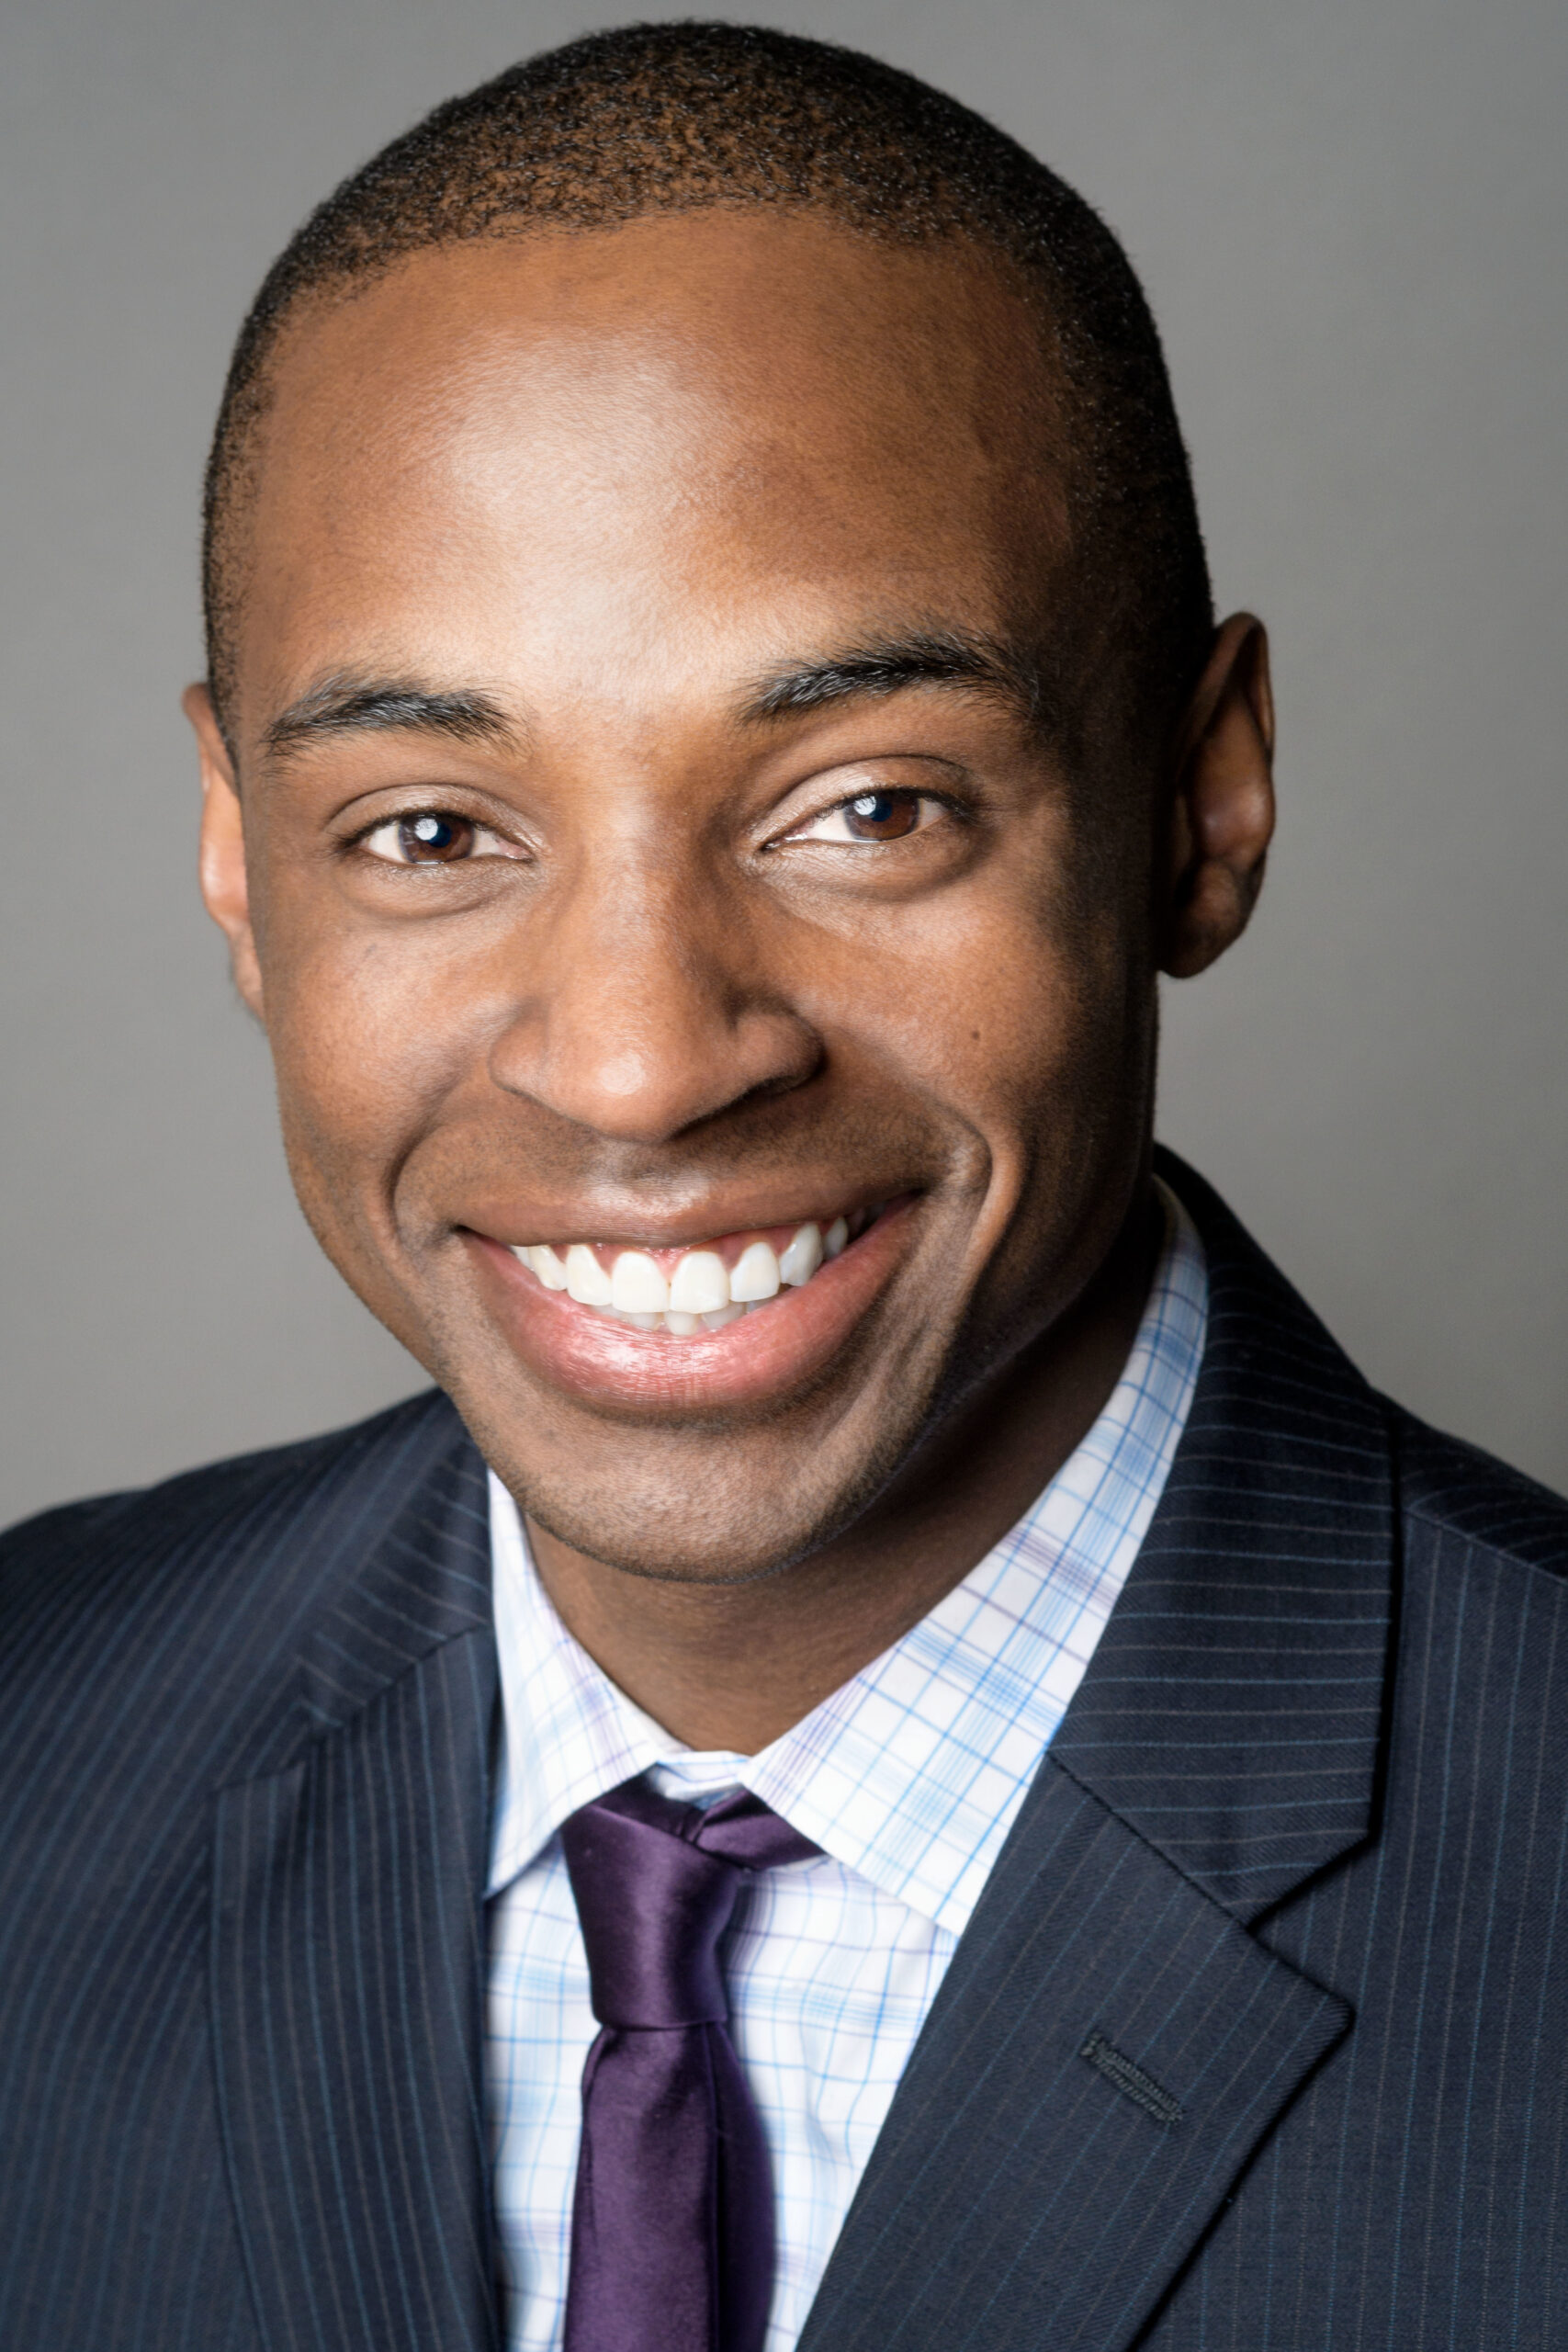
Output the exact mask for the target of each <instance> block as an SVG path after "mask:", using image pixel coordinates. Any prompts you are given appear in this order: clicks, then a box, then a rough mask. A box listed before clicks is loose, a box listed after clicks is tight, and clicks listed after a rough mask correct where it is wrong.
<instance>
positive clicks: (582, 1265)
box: [513, 1209, 877, 1339]
mask: <svg viewBox="0 0 1568 2352" xmlns="http://www.w3.org/2000/svg"><path fill="white" fill-rule="evenodd" d="M876 1215H877V1211H876V1210H875V1209H871V1210H866V1211H863V1212H861V1213H859V1214H858V1215H857V1217H856V1221H855V1227H856V1230H857V1231H859V1230H860V1229H861V1227H862V1226H863V1224H869V1223H871V1222H872V1221H873V1220H874V1218H875V1216H876ZM849 1239H850V1227H849V1224H848V1222H847V1220H846V1219H845V1218H843V1217H841V1216H836V1217H835V1218H834V1219H833V1222H832V1223H831V1225H829V1227H828V1228H827V1230H826V1232H824V1231H823V1229H822V1227H821V1226H819V1225H818V1224H817V1223H816V1221H815V1220H814V1219H811V1220H808V1221H807V1223H806V1224H805V1225H799V1226H796V1227H795V1231H794V1233H793V1234H792V1235H791V1236H790V1238H789V1240H788V1242H787V1243H786V1244H785V1246H784V1250H783V1251H782V1252H778V1253H775V1252H774V1250H773V1246H772V1244H771V1243H769V1242H766V1241H751V1242H748V1244H747V1246H746V1248H745V1249H744V1250H742V1251H741V1253H740V1256H739V1259H738V1260H737V1261H736V1263H735V1264H734V1266H732V1267H729V1268H727V1267H726V1265H725V1262H724V1260H723V1259H722V1258H721V1257H720V1256H719V1254H718V1251H717V1250H686V1251H685V1252H684V1253H683V1254H682V1256H681V1257H679V1258H677V1259H676V1261H675V1263H674V1266H673V1268H672V1270H671V1272H670V1274H669V1276H668V1277H666V1275H665V1273H664V1272H663V1271H662V1269H661V1268H660V1265H659V1262H658V1261H657V1260H656V1259H655V1258H653V1257H651V1256H650V1255H649V1252H648V1251H647V1250H621V1251H620V1252H619V1253H618V1255H617V1256H616V1259H615V1264H614V1266H613V1267H612V1269H611V1270H610V1272H608V1273H606V1272H605V1271H604V1267H603V1266H602V1265H601V1263H600V1262H599V1258H598V1254H597V1252H596V1251H595V1250H592V1249H591V1248H590V1247H589V1245H588V1243H587V1242H586V1241H574V1242H572V1243H571V1245H570V1248H569V1249H567V1250H564V1251H561V1250H556V1249H554V1248H552V1246H551V1245H550V1243H549V1242H547V1241H536V1242H530V1243H527V1244H524V1243H522V1242H518V1243H515V1244H514V1245H513V1256H515V1257H516V1258H518V1259H520V1260H521V1261H522V1262H523V1264H524V1265H525V1266H526V1267H527V1268H528V1270H529V1272H531V1273H532V1274H534V1275H535V1276H536V1279H537V1280H538V1281H539V1282H541V1283H543V1284H544V1286H545V1288H546V1289H547V1290H556V1291H559V1290H564V1291H566V1292H567V1293H568V1295H570V1297H572V1298H574V1299H576V1300H577V1302H578V1304H579V1306H592V1307H597V1308H598V1309H599V1310H600V1311H601V1312H602V1313H604V1314H605V1315H608V1316H610V1317H613V1318H614V1320H615V1321H616V1322H618V1323H626V1324H628V1325H630V1326H632V1327H633V1328H634V1329H637V1330H641V1331H657V1330H665V1331H672V1332H674V1333H675V1334H676V1335H677V1336H678V1337H680V1338H682V1339H691V1338H693V1337H694V1335H695V1334H696V1333H697V1332H699V1331H703V1330H707V1331H722V1330H723V1329H725V1327H726V1326H727V1325H728V1324H730V1323H733V1322H735V1321H736V1319H737V1318H738V1317H739V1316H742V1315H744V1314H745V1313H746V1312H747V1310H748V1308H749V1307H751V1306H759V1305H761V1302H762V1301H763V1300H764V1299H770V1298H774V1297H776V1296H777V1295H778V1291H779V1286H780V1284H781V1283H784V1284H788V1285H790V1286H792V1287H793V1288H795V1289H799V1288H800V1287H801V1286H802V1285H803V1284H804V1283H808V1282H809V1281H810V1280H811V1277H812V1275H813V1274H814V1273H815V1272H817V1270H818V1267H819V1266H820V1265H822V1264H823V1262H824V1261H826V1260H828V1259H830V1258H837V1257H838V1256H839V1254H840V1251H841V1250H845V1249H846V1248H847V1247H848V1245H849Z"/></svg>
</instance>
